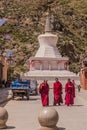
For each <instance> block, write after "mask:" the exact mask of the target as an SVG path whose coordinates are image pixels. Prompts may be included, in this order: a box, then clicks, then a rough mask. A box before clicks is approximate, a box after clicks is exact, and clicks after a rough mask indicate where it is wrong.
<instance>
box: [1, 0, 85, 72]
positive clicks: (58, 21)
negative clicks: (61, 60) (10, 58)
mask: <svg viewBox="0 0 87 130" xmlns="http://www.w3.org/2000/svg"><path fill="white" fill-rule="evenodd" d="M48 10H50V13H51V23H52V30H53V32H55V33H56V34H57V35H58V37H59V39H58V43H57V47H58V49H59V51H60V53H61V54H62V55H63V56H68V57H69V59H70V63H69V67H70V70H71V71H73V72H76V73H77V72H79V70H80V67H81V62H82V60H83V59H84V58H85V57H86V56H87V0H73V1H72V0H1V1H0V18H7V19H8V20H7V22H6V23H5V24H4V25H3V26H1V27H0V47H1V49H2V51H3V54H5V53H6V52H7V51H8V49H12V50H14V58H15V64H14V68H13V69H15V73H20V72H21V71H23V72H24V71H26V70H27V69H28V68H27V67H26V61H27V60H28V59H29V57H30V56H33V55H35V53H36V51H37V49H38V47H39V44H38V41H37V36H38V35H39V34H40V33H43V32H44V24H45V17H46V12H48ZM6 35H10V37H11V39H10V40H7V39H6V38H5V37H6Z"/></svg>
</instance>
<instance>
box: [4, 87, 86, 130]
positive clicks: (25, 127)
mask: <svg viewBox="0 0 87 130" xmlns="http://www.w3.org/2000/svg"><path fill="white" fill-rule="evenodd" d="M52 91H53V90H52V89H50V94H49V95H50V105H49V107H52V108H55V109H56V110H57V111H58V113H59V121H58V123H57V126H58V127H59V130H87V123H86V122H87V91H84V90H81V92H80V93H78V92H77V90H76V98H75V104H74V106H69V107H67V106H65V105H64V104H63V105H61V106H53V92H52ZM63 98H64V95H63ZM3 106H4V104H3ZM4 107H5V108H6V110H7V111H8V113H9V118H8V121H7V126H8V128H7V130H38V127H39V122H38V114H39V112H40V110H41V109H42V106H41V100H40V96H39V95H38V96H30V100H29V101H27V100H26V99H24V100H21V99H15V100H11V101H9V102H8V103H7V104H5V106H4Z"/></svg>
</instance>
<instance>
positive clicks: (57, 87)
mask: <svg viewBox="0 0 87 130" xmlns="http://www.w3.org/2000/svg"><path fill="white" fill-rule="evenodd" d="M55 80H56V82H54V85H53V93H54V105H56V104H57V103H58V104H59V105H60V103H63V99H62V84H61V82H59V81H58V78H56V79H55Z"/></svg>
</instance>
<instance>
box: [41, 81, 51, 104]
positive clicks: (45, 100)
mask: <svg viewBox="0 0 87 130" xmlns="http://www.w3.org/2000/svg"><path fill="white" fill-rule="evenodd" d="M39 93H40V94H41V101H42V105H43V106H47V105H49V85H48V84H47V83H44V82H43V83H41V84H40V87H39Z"/></svg>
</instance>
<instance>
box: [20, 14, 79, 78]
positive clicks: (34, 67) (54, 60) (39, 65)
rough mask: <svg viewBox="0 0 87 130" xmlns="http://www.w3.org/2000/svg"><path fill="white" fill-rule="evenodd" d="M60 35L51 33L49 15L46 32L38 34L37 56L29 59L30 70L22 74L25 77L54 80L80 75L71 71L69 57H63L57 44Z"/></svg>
mask: <svg viewBox="0 0 87 130" xmlns="http://www.w3.org/2000/svg"><path fill="white" fill-rule="evenodd" d="M57 40H58V37H57V35H54V34H52V33H51V24H50V17H49V15H48V16H47V18H46V25H45V33H44V34H41V35H39V36H38V41H39V45H40V46H39V49H38V51H37V53H36V55H35V57H30V59H29V69H30V70H29V72H27V73H24V74H23V75H22V77H23V78H33V79H36V80H43V79H48V80H54V78H55V77H59V78H60V79H66V78H72V79H76V78H78V76H77V75H76V74H75V73H73V72H70V71H69V69H68V68H69V67H68V61H69V58H68V57H62V55H61V54H60V53H59V51H58V49H57V47H56V44H57Z"/></svg>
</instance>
